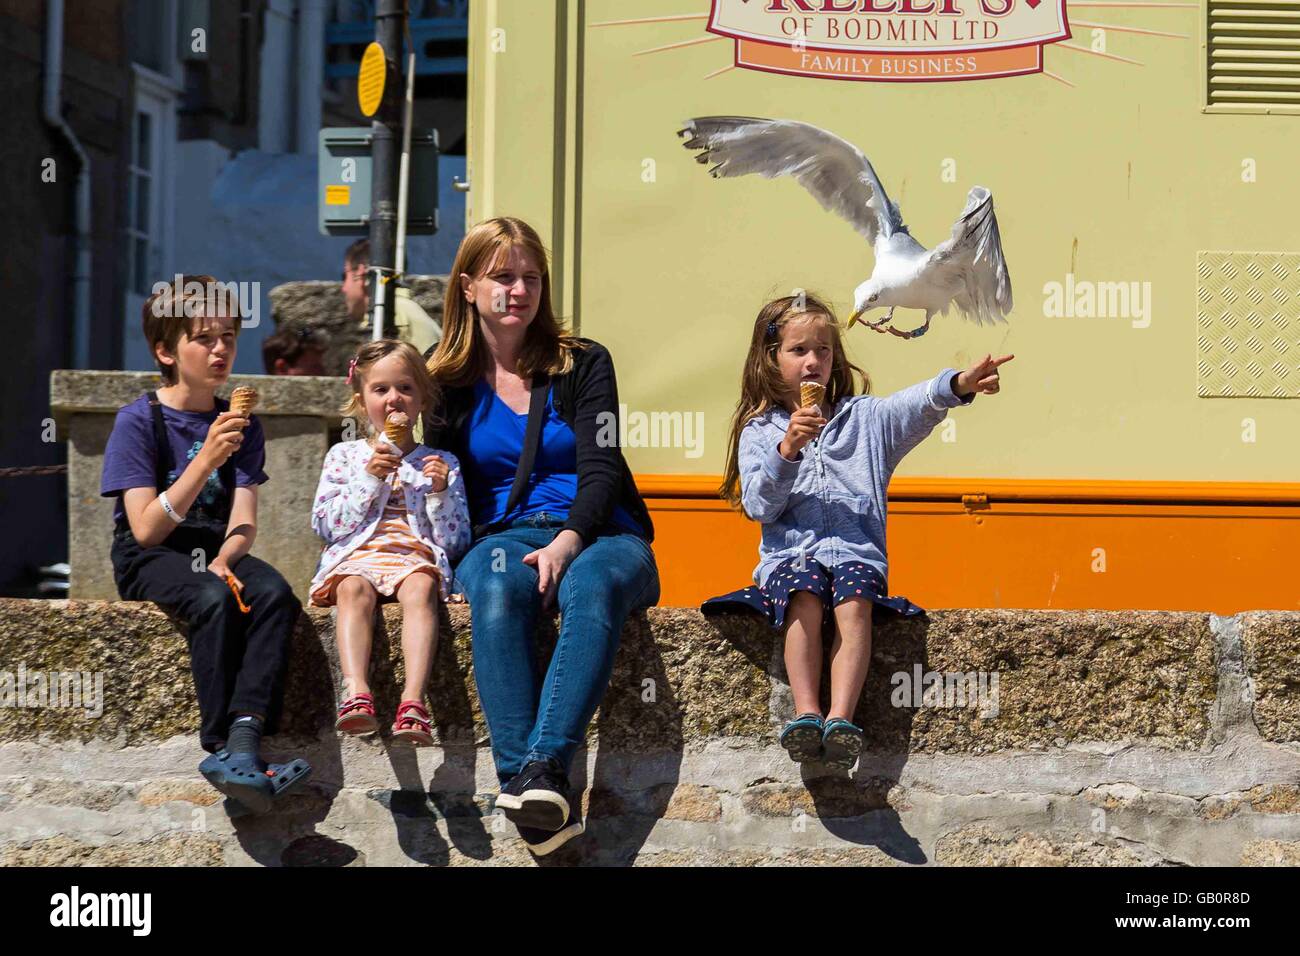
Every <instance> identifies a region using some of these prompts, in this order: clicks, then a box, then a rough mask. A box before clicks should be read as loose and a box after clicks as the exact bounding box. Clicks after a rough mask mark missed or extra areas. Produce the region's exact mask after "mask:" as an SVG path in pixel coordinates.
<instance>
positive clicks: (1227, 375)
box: [1196, 252, 1300, 398]
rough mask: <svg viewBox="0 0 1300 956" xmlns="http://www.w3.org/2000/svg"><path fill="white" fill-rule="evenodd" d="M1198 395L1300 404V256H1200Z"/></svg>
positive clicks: (1198, 260)
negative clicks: (1285, 400) (1292, 400)
mask: <svg viewBox="0 0 1300 956" xmlns="http://www.w3.org/2000/svg"><path fill="white" fill-rule="evenodd" d="M1196 394H1197V395H1198V396H1200V397H1202V398H1300V254H1297V253H1293V252H1198V253H1197V254H1196Z"/></svg>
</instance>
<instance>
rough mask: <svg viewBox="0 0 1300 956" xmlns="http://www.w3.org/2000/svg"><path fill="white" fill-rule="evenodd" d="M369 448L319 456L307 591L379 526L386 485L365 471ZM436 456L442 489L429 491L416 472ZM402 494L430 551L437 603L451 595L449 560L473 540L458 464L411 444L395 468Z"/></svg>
mask: <svg viewBox="0 0 1300 956" xmlns="http://www.w3.org/2000/svg"><path fill="white" fill-rule="evenodd" d="M373 453H374V449H373V448H372V447H371V446H370V444H369V443H368V442H367V441H366V440H365V439H363V438H362V439H357V440H356V441H345V442H339V443H338V444H337V445H335V446H334V447H333V448H331V449H330V450H329V453H328V454H327V455H326V456H325V467H324V468H323V469H322V470H321V476H320V484H319V485H317V487H316V498H315V500H314V501H313V503H312V511H311V526H312V530H313V531H315V532H316V534H318V535H320V537H322V538H324V539H325V550H324V551H322V552H321V556H320V563H319V564H318V565H317V567H316V576H315V577H313V578H312V582H311V588H310V590H311V591H314V590H316V588H318V587H319V586H320V585H321V584H322V583H323V582H324V581H325V579H326V578H327V577H329V574H330V572H331V571H333V570H334V568H335V567H337V566H338V565H339V563H340V562H342V561H343V560H344V559H346V558H347V557H348V555H350V554H351V553H352V552H353V551H355V550H356V549H357V548H358V547H359V546H360V545H361V544H363V543H364V542H365V541H367V540H369V538H370V536H371V535H372V534H374V533H375V528H376V527H378V525H379V520H380V518H381V517H382V515H383V513H384V505H385V504H386V503H387V502H388V497H389V495H390V494H391V492H392V488H393V486H392V484H391V483H390V481H385V480H384V479H382V478H376V477H375V476H374V475H372V474H370V473H369V472H368V471H366V462H368V461H369V460H370V456H371V455H372V454H373ZM428 455H437V456H438V457H439V458H441V459H442V460H443V461H445V462H446V463H447V468H448V473H447V488H446V490H444V491H440V492H439V491H432V490H430V489H431V486H432V484H433V479H431V478H426V477H425V476H424V474H423V472H422V471H421V469H422V468H423V465H424V463H423V459H424V458H425V457H426V456H428ZM397 475H398V477H399V478H400V479H401V482H402V489H403V490H404V492H405V494H406V510H407V513H408V514H409V515H411V516H412V517H413V518H414V519H415V522H414V524H415V527H413V528H412V530H413V531H415V533H416V534H417V535H419V537H420V540H421V541H423V542H424V543H425V544H426V545H428V546H429V548H430V550H432V551H433V555H434V561H435V563H436V564H437V566H438V574H439V576H440V578H441V583H440V587H439V589H440V591H441V592H442V599H443V600H444V601H445V600H447V598H448V596H449V595H450V592H451V581H452V572H451V563H450V562H451V561H454V560H456V559H457V558H459V557H460V556H461V555H462V554H464V553H465V552H466V551H467V550H468V549H469V545H470V541H471V539H472V538H473V530H472V528H471V526H470V517H469V505H468V503H467V502H466V499H465V485H464V482H462V481H461V476H460V462H459V461H457V460H456V456H455V455H453V454H452V453H451V452H447V451H437V450H435V449H433V448H430V447H429V446H428V445H416V446H415V448H414V449H413V450H412V451H411V453H410V454H408V455H406V456H405V457H404V458H403V459H402V462H401V464H400V465H398V467H397Z"/></svg>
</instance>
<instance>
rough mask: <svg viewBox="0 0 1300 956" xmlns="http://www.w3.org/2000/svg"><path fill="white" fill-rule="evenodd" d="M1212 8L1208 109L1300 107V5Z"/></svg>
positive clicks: (1222, 0)
mask: <svg viewBox="0 0 1300 956" xmlns="http://www.w3.org/2000/svg"><path fill="white" fill-rule="evenodd" d="M1207 9H1208V16H1209V19H1208V23H1207V30H1206V38H1207V40H1208V42H1207V43H1206V49H1207V51H1208V54H1207V55H1208V58H1209V59H1208V62H1207V84H1206V100H1207V105H1208V106H1211V107H1214V106H1223V107H1229V108H1234V109H1237V110H1252V108H1254V109H1260V110H1265V109H1269V108H1272V107H1280V108H1286V107H1291V108H1292V109H1295V108H1300V0H1208V3H1207ZM1252 111H1253V110H1252ZM1287 112H1291V110H1287Z"/></svg>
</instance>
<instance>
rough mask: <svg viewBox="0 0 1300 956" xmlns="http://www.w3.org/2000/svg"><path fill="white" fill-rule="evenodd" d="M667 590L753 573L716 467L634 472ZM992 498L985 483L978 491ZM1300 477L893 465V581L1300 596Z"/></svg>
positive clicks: (893, 584) (951, 591) (1027, 599)
mask: <svg viewBox="0 0 1300 956" xmlns="http://www.w3.org/2000/svg"><path fill="white" fill-rule="evenodd" d="M636 478H637V484H638V487H639V488H640V489H641V492H642V494H643V495H644V497H645V499H646V504H647V506H648V507H649V509H650V513H651V515H652V517H653V519H654V522H655V541H654V550H655V556H656V559H657V560H658V564H659V572H660V579H661V592H662V593H661V597H660V602H659V603H660V604H661V605H665V606H687V607H689V606H693V605H698V604H699V603H700V602H701V601H703V600H704V599H705V598H708V597H712V596H714V595H718V594H723V593H725V592H727V591H732V590H735V589H737V588H741V587H744V586H745V585H747V584H749V583H750V581H751V578H750V576H751V574H752V572H753V570H754V565H755V564H757V562H758V541H759V526H758V525H757V524H756V523H755V522H752V521H750V520H748V519H747V518H746V517H745V516H744V515H743V514H741V513H739V512H736V511H733V510H732V509H731V508H729V507H728V506H727V504H726V503H725V502H723V501H721V500H720V499H719V498H718V497H717V496H716V489H717V486H718V484H719V482H720V480H721V479H720V478H719V477H718V476H716V475H638V476H636ZM978 496H984V497H978ZM1297 540H1300V484H1293V483H1282V482H1162V481H1095V480H1020V479H1006V478H994V479H983V478H899V479H895V480H894V481H893V482H892V483H891V485H890V489H889V526H888V551H889V562H890V567H889V586H890V593H891V594H902V595H905V596H907V597H908V598H911V599H912V600H913V601H915V602H917V603H918V604H920V605H921V606H922V607H926V608H944V607H983V608H996V607H1008V608H1057V609H1084V608H1097V609H1110V610H1127V609H1156V610H1170V611H1184V610H1185V611H1210V612H1214V613H1217V614H1236V613H1239V612H1241V611H1248V610H1257V609H1285V610H1300V579H1297V578H1296V576H1295V574H1294V572H1293V567H1294V564H1293V559H1292V555H1293V552H1294V549H1295V542H1296V541H1297Z"/></svg>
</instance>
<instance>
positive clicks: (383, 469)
mask: <svg viewBox="0 0 1300 956" xmlns="http://www.w3.org/2000/svg"><path fill="white" fill-rule="evenodd" d="M401 463H402V456H401V455H400V454H399V453H398V451H397V449H395V448H394V447H393V446H392V445H387V444H384V445H377V446H376V447H375V453H374V454H373V455H371V456H370V460H369V461H368V462H366V471H368V472H369V473H370V474H372V475H374V476H375V477H376V478H387V477H388V476H389V475H391V474H392V473H393V472H395V471H397V466H398V465H400V464H401Z"/></svg>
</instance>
